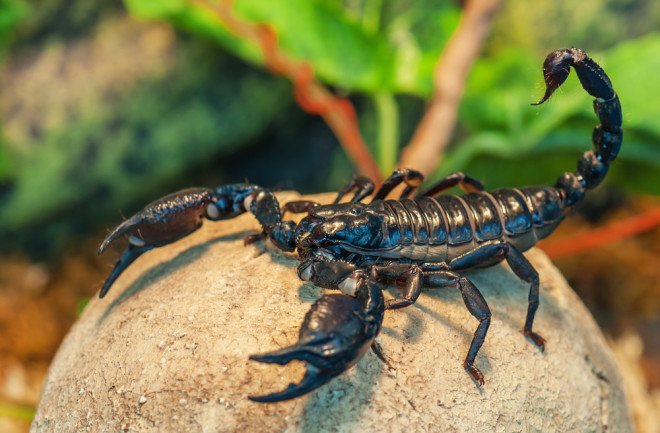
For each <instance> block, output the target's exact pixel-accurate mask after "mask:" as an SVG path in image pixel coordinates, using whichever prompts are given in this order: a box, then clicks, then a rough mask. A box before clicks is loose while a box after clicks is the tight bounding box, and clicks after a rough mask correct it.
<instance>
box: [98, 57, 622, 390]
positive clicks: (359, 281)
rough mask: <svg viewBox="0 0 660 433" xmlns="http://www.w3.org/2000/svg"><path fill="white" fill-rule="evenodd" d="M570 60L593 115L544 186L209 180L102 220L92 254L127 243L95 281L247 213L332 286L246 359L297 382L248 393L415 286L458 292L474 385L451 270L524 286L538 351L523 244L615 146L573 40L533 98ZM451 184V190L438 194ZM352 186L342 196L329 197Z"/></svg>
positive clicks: (458, 276)
mask: <svg viewBox="0 0 660 433" xmlns="http://www.w3.org/2000/svg"><path fill="white" fill-rule="evenodd" d="M570 68H573V69H575V71H576V73H577V76H578V78H579V79H580V83H581V84H582V86H583V87H584V89H585V90H586V91H587V92H588V93H589V94H590V95H592V96H594V97H595V98H596V100H595V101H594V108H595V111H596V114H597V116H598V119H599V120H600V125H598V126H597V127H596V128H595V130H594V133H593V145H594V147H595V150H591V151H588V152H586V153H584V155H583V156H582V158H581V159H580V160H579V161H578V164H577V170H576V171H575V172H574V173H564V174H563V175H562V176H560V177H559V179H558V180H557V182H556V183H555V185H554V186H552V187H550V186H535V187H525V188H501V189H498V190H495V191H490V192H488V191H484V189H483V186H482V185H481V183H480V182H478V181H477V180H475V179H474V178H471V177H469V176H467V175H465V174H463V173H452V174H450V175H448V176H447V177H445V178H444V179H442V180H440V181H439V182H437V183H436V184H435V185H432V186H431V187H429V188H428V189H426V190H425V191H424V192H422V193H421V194H418V195H417V196H416V197H414V198H409V197H411V196H412V195H411V194H412V191H413V190H415V189H416V188H417V187H418V186H419V185H421V184H422V181H423V178H422V175H421V174H420V173H418V172H417V171H415V170H411V169H398V170H396V171H395V172H394V173H393V174H392V175H391V176H390V177H389V178H388V179H387V180H385V182H384V183H383V186H381V188H380V189H379V190H378V191H377V192H376V193H375V194H374V199H373V200H372V201H371V202H370V203H364V202H363V201H362V200H363V199H364V198H366V197H367V196H368V195H370V194H372V192H373V190H374V184H373V182H372V181H370V180H369V179H367V178H364V177H356V178H354V179H353V181H352V182H351V183H349V185H348V186H347V187H346V188H344V189H343V190H342V191H341V192H340V193H339V195H338V197H337V200H336V201H335V203H333V204H328V205H318V204H317V203H315V202H312V201H308V200H301V201H295V202H290V203H288V204H285V205H284V206H283V207H282V208H281V209H280V206H279V203H278V201H277V199H276V197H275V196H274V195H273V194H272V193H271V192H269V191H267V190H264V189H263V188H261V187H258V186H255V185H245V184H238V185H227V186H221V187H219V188H217V189H216V190H210V189H202V188H197V189H192V190H186V191H181V192H179V193H175V194H172V195H169V196H167V197H164V198H163V199H161V200H158V201H156V202H154V203H152V204H150V205H148V206H147V207H146V208H145V209H144V210H142V211H141V212H138V213H137V214H136V215H135V216H133V217H131V218H130V219H128V220H126V221H125V222H124V223H123V224H121V225H120V226H119V227H117V228H116V229H115V230H113V231H112V232H111V233H110V234H109V235H108V237H107V238H106V239H105V241H104V242H103V244H102V245H101V248H100V250H99V252H100V253H102V252H103V250H105V248H106V247H107V245H108V244H110V243H111V242H112V241H114V240H115V239H116V238H118V237H119V236H121V235H127V236H128V237H129V241H130V242H131V246H130V247H129V249H128V251H126V253H124V255H123V256H122V258H121V259H120V260H119V261H118V262H117V264H116V265H115V268H114V269H113V271H112V273H111V274H110V276H109V277H108V279H107V281H106V282H105V284H104V285H103V288H102V289H101V296H103V295H104V294H105V293H106V292H107V290H108V288H109V287H110V285H111V284H112V282H113V281H114V280H115V279H116V278H117V277H118V276H119V274H121V272H122V271H123V270H124V269H125V268H126V267H127V266H129V265H130V264H131V262H132V261H133V260H135V259H136V258H137V257H139V255H141V254H143V253H144V252H146V251H148V250H149V249H151V248H154V247H158V246H161V245H165V244H168V243H170V242H173V241H175V240H177V239H180V238H181V237H183V236H186V235H188V234H190V233H192V232H193V231H195V230H197V228H198V227H199V226H200V225H201V223H202V220H203V219H204V218H207V219H211V220H218V219H224V218H231V217H234V216H237V215H239V214H241V213H244V212H247V211H249V212H250V213H252V214H253V215H254V216H255V218H256V219H257V220H258V221H259V224H260V225H261V228H262V231H261V233H260V234H258V235H254V236H252V237H250V238H248V242H251V241H256V240H260V239H264V238H267V239H270V241H272V242H273V243H274V244H275V245H276V246H277V247H278V248H279V249H281V250H283V251H287V252H292V251H296V252H297V254H298V258H299V259H300V260H301V263H300V265H299V266H298V276H299V277H300V278H301V279H302V280H305V281H311V282H312V283H313V284H315V285H317V286H320V287H323V288H328V289H332V290H341V291H342V292H343V294H342V295H324V296H322V297H321V298H320V299H319V300H318V301H316V303H314V305H313V306H312V308H311V309H310V311H309V312H308V313H307V315H306V316H305V320H304V321H303V323H302V326H301V328H300V334H299V340H298V342H297V343H295V344H293V345H292V346H290V347H287V348H283V349H279V350H275V351H273V352H268V353H264V354H260V355H253V356H252V357H251V359H253V360H255V361H260V362H266V363H277V364H287V363H289V362H290V361H292V360H302V361H304V362H305V363H306V366H307V371H306V374H305V376H304V377H303V379H302V380H301V381H300V382H299V383H297V384H291V385H290V386H289V387H288V388H287V389H285V390H284V391H281V392H277V393H274V394H269V395H265V396H257V397H250V398H251V399H252V400H254V401H259V402H275V401H281V400H287V399H291V398H294V397H297V396H300V395H302V394H305V393H308V392H310V391H312V390H314V389H316V388H318V387H319V386H321V385H323V384H324V383H326V382H328V381H329V380H331V379H332V378H333V377H335V376H337V375H339V374H341V373H342V372H343V371H345V370H346V369H348V368H350V367H351V366H352V365H355V364H356V363H357V362H358V361H359V360H360V358H362V357H363V356H364V354H365V352H366V351H367V349H368V348H369V346H370V345H371V343H372V342H373V340H374V338H375V337H376V335H377V334H378V332H379V330H380V328H381V323H382V320H383V315H384V312H385V310H396V309H400V308H406V307H410V306H411V305H414V304H415V302H416V301H417V300H418V298H419V296H420V294H421V292H422V290H423V289H441V288H454V289H457V290H460V292H461V295H462V298H463V302H464V304H465V307H466V308H467V310H468V312H469V313H470V314H471V315H472V317H473V319H474V320H476V322H478V323H476V328H475V331H474V334H473V336H472V340H471V342H470V345H469V348H468V350H467V355H466V357H465V360H464V361H463V367H464V368H465V370H466V371H467V372H468V373H469V374H470V375H471V377H472V378H473V379H474V381H475V382H476V383H477V384H478V385H483V384H484V376H483V373H482V372H481V371H480V370H479V368H478V367H477V365H476V364H477V355H478V353H479V350H480V348H481V346H482V344H483V343H484V341H485V339H486V334H487V332H488V329H489V327H490V325H491V310H490V308H489V307H488V304H487V302H486V299H485V298H484V296H483V295H482V293H481V292H480V290H479V288H478V287H477V286H476V285H475V284H474V283H472V282H471V281H470V280H469V279H468V278H466V277H465V276H464V275H462V273H463V272H464V271H465V270H468V269H474V268H482V267H486V266H491V265H494V264H496V263H499V262H501V261H503V260H506V262H507V264H508V265H509V267H510V268H511V270H512V271H513V273H514V274H515V275H516V276H517V277H518V278H520V280H521V281H523V282H525V283H526V284H527V285H528V287H529V291H528V295H527V299H528V306H527V316H526V319H525V323H524V325H523V335H525V336H526V337H527V338H529V339H530V340H531V341H532V342H533V343H534V344H535V345H536V346H537V347H538V348H539V349H540V350H541V351H543V350H544V349H545V345H546V344H545V339H544V338H543V337H541V336H540V335H539V334H537V333H536V332H534V330H533V325H534V318H535V315H536V311H537V309H538V307H539V303H540V296H539V285H540V281H539V275H538V272H536V270H535V269H534V267H533V266H532V264H531V263H530V262H529V261H528V260H527V258H526V257H525V256H524V255H523V252H524V251H526V250H528V249H529V248H531V247H533V246H534V245H535V244H536V243H537V242H538V241H539V240H540V239H543V238H545V237H547V236H549V235H550V234H551V233H552V232H553V231H554V229H555V228H556V227H557V226H558V225H559V223H560V222H561V221H562V220H563V218H564V215H565V213H566V212H567V211H568V210H570V209H571V208H572V207H573V206H574V205H575V204H576V203H577V202H579V201H580V200H581V199H582V198H583V197H584V195H585V193H586V191H587V190H590V189H592V188H594V187H596V186H597V185H598V184H599V183H601V181H602V180H603V178H604V177H605V175H606V174H607V171H608V168H609V164H610V163H611V162H612V161H614V160H615V158H616V157H617V154H618V153H619V149H620V147H621V141H622V132H621V123H622V116H621V105H620V103H619V98H618V97H617V95H616V92H614V90H613V88H612V84H611V82H610V80H609V78H608V77H607V75H606V74H605V72H604V71H603V70H602V69H601V68H600V66H598V65H597V64H596V62H594V61H593V60H591V59H590V58H589V57H588V56H587V55H586V54H585V53H584V52H583V51H581V50H579V49H577V48H570V49H565V50H558V51H554V52H552V53H550V55H548V57H547V58H546V60H545V63H544V65H543V73H544V78H545V82H546V85H547V89H546V92H545V94H544V96H543V98H542V99H541V100H540V101H539V102H538V103H537V104H541V103H544V102H545V101H546V100H548V98H549V97H550V96H551V95H552V94H553V92H554V91H555V90H556V89H557V88H559V86H560V85H561V84H562V83H563V82H564V81H565V80H566V78H567V77H568V75H569V71H570ZM402 183H405V185H406V188H405V189H404V191H403V192H402V194H401V196H399V197H398V198H397V199H395V200H386V197H387V195H388V194H389V193H390V192H391V191H393V189H394V188H395V187H397V186H399V185H401V184H402ZM454 186H458V187H460V188H461V189H462V190H463V191H464V192H465V194H464V195H461V196H455V195H441V193H443V192H445V191H446V190H448V189H449V188H452V187H454ZM350 192H354V196H353V197H352V198H351V199H350V202H348V203H338V201H339V200H340V199H341V198H342V197H343V196H344V195H346V194H348V193H350ZM285 212H294V213H304V212H306V213H307V215H306V216H304V217H303V218H302V220H301V221H300V222H299V223H297V224H296V223H294V222H293V221H287V220H283V214H284V213H285ZM380 284H396V285H399V286H401V287H403V297H402V298H399V299H389V300H388V301H387V302H385V301H384V299H383V294H382V292H381V290H382V288H381V287H380Z"/></svg>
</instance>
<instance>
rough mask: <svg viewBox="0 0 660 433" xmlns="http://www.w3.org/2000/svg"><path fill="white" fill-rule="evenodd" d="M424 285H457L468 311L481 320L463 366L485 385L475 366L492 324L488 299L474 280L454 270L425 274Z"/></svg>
mask: <svg viewBox="0 0 660 433" xmlns="http://www.w3.org/2000/svg"><path fill="white" fill-rule="evenodd" d="M424 285H425V286H428V287H434V288H441V287H447V286H457V288H458V290H460V291H461V296H462V297H463V302H464V303H465V306H466V307H467V309H468V311H469V312H470V314H472V315H473V316H474V317H475V318H476V319H477V320H479V326H477V329H476V330H475V331H474V336H473V337H472V342H471V343H470V349H468V353H467V356H466V357H465V361H463V368H465V369H466V370H467V371H468V373H470V374H471V375H472V377H473V378H474V380H475V381H476V382H477V383H478V384H479V385H483V384H484V375H483V373H482V372H481V371H480V370H479V369H478V368H477V367H475V366H474V360H475V358H476V357H477V353H478V352H479V349H481V346H482V345H483V344H484V340H485V339H486V333H487V332H488V327H489V326H490V317H491V313H490V308H488V304H487V303H486V300H485V299H484V297H483V295H482V294H481V292H480V291H479V289H477V287H476V286H475V285H474V284H473V283H472V281H470V280H468V279H467V278H465V277H463V276H462V275H460V274H458V273H456V272H452V271H439V272H432V273H428V274H425V275H424Z"/></svg>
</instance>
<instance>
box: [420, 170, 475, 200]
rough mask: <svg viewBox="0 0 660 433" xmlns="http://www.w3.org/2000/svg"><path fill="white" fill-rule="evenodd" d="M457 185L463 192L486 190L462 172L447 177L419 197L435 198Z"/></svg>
mask: <svg viewBox="0 0 660 433" xmlns="http://www.w3.org/2000/svg"><path fill="white" fill-rule="evenodd" d="M456 185H458V187H459V188H460V189H461V190H463V192H480V191H483V190H484V186H483V185H482V184H481V182H479V181H478V180H476V179H474V178H472V177H470V176H468V175H466V174H463V173H461V172H456V173H452V174H449V175H447V177H445V178H444V179H442V180H440V181H438V182H437V183H436V184H434V185H432V186H431V187H430V188H428V189H427V190H426V191H424V192H423V193H421V194H419V197H433V196H435V195H438V194H440V193H442V192H444V191H446V190H448V189H450V188H453V187H455V186H456Z"/></svg>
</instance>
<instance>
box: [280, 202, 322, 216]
mask: <svg viewBox="0 0 660 433" xmlns="http://www.w3.org/2000/svg"><path fill="white" fill-rule="evenodd" d="M318 205H319V204H318V203H317V202H315V201H311V200H295V201H290V202H287V203H285V204H284V206H282V209H281V212H280V215H281V216H282V218H284V215H285V214H286V213H287V212H292V213H305V212H309V211H310V210H311V209H313V208H315V207H316V206H318Z"/></svg>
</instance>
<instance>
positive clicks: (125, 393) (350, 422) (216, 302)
mask: <svg viewBox="0 0 660 433" xmlns="http://www.w3.org/2000/svg"><path fill="white" fill-rule="evenodd" d="M280 197H286V198H288V199H291V198H292V197H295V196H293V195H291V194H281V195H280ZM324 197H325V199H326V200H327V199H328V197H329V196H328V195H326V196H324ZM286 198H283V199H282V201H286ZM257 228H258V224H257V223H256V221H255V220H254V218H253V217H252V216H251V215H243V216H241V217H239V218H236V219H234V220H230V221H225V222H217V223H211V222H207V223H205V225H204V226H203V227H202V229H200V230H199V231H198V232H196V233H194V234H193V235H191V236H189V237H188V238H185V239H183V240H181V241H179V242H177V243H175V244H173V245H170V246H167V247H163V248H159V249H156V250H153V251H150V252H148V253H146V254H144V255H143V256H142V257H140V258H139V259H138V260H137V261H136V262H135V263H134V264H133V265H132V266H131V267H129V268H128V269H127V270H126V271H125V272H124V274H123V275H122V276H121V277H120V278H119V279H118V280H117V281H116V283H115V285H114V287H112V289H111V290H110V292H109V294H108V295H107V297H106V298H104V299H93V300H92V301H91V302H90V303H89V305H88V306H87V308H86V309H85V311H84V313H83V314H82V316H81V318H80V320H79V321H78V323H77V324H76V325H75V326H74V327H73V328H72V329H71V332H70V334H69V335H68V336H67V338H66V339H65V341H64V342H63V344H62V346H61V347H60V349H59V352H58V353H57V356H56V357H55V359H54V361H53V363H52V366H51V368H50V371H49V374H48V377H47V379H46V381H45V384H44V390H43V394H42V398H41V402H40V404H39V407H38V409H37V414H36V417H35V420H34V422H33V424H32V431H34V432H46V431H48V432H69V431H73V430H74V429H77V431H113V432H114V431H120V430H123V431H149V430H151V431H154V430H158V431H201V432H216V431H218V432H233V431H246V432H276V431H286V432H293V431H306V432H311V431H335V432H353V431H354V432H376V431H385V432H403V431H405V432H454V431H456V432H492V431H496V432H531V431H543V432H551V431H560V432H601V431H606V430H607V431H610V432H627V431H633V426H632V421H631V417H630V414H629V409H628V404H627V401H626V398H625V395H624V393H623V388H622V381H621V375H620V373H619V371H618V370H617V366H616V363H615V361H614V358H613V357H612V354H611V353H610V350H609V349H608V347H607V345H606V343H605V340H604V338H603V335H602V334H601V332H600V330H599V329H598V327H597V326H596V324H595V322H594V321H593V319H592V317H591V315H590V314H589V312H588V311H587V310H586V308H585V307H584V305H583V304H582V302H581V301H580V300H579V299H578V297H577V296H576V295H575V293H573V291H572V290H571V289H570V288H569V287H568V285H567V284H566V281H565V280H564V279H563V277H562V276H561V275H560V274H559V272H558V271H557V270H556V269H555V268H554V267H553V266H552V264H551V263H550V262H549V260H548V259H547V258H546V257H545V256H544V255H543V254H542V253H541V252H540V251H538V250H531V251H529V252H528V253H527V257H528V258H529V259H530V261H531V262H532V263H533V265H534V266H535V267H536V269H537V270H538V271H539V274H540V277H541V306H540V308H539V312H538V314H537V318H536V322H535V330H536V331H538V332H539V333H540V334H541V335H543V336H544V337H545V338H546V339H547V341H548V342H547V349H546V352H545V353H542V352H540V351H539V350H538V349H537V348H536V347H535V346H534V345H533V344H532V343H531V342H529V341H528V340H526V339H525V338H524V337H523V335H522V332H521V329H522V325H523V322H524V319H525V313H526V310H527V293H528V286H527V285H525V284H524V283H522V282H520V280H518V278H516V276H515V275H513V273H512V272H511V271H510V269H509V268H508V267H507V266H506V265H505V264H501V265H498V266H494V267H491V268H488V269H484V270H478V271H473V272H469V273H467V274H466V275H467V276H468V277H469V278H470V279H471V280H472V281H473V282H474V283H475V284H476V285H477V287H479V288H480V290H481V292H482V293H483V295H484V297H485V298H486V300H487V302H488V303H489V306H490V309H491V311H492V313H493V318H492V323H491V326H490V330H489V332H488V336H487V338H486V342H485V344H484V346H483V348H482V349H481V351H480V352H479V355H478V356H477V362H476V365H477V367H478V368H479V369H481V371H482V372H483V373H484V375H485V379H486V383H485V385H484V386H483V387H479V386H477V385H475V382H474V381H473V380H472V378H471V377H470V375H469V374H468V373H466V372H465V370H464V369H463V367H462V362H463V359H464V357H465V354H466V353H467V350H468V346H469V343H470V341H471V338H472V334H473V332H474V330H475V329H476V326H477V321H476V320H475V319H474V318H473V317H472V316H471V315H470V314H469V313H468V311H467V309H466V308H465V306H464V304H463V301H462V299H461V295H460V293H459V292H457V291H454V290H425V291H424V293H423V294H422V295H421V296H420V298H419V300H418V302H417V303H416V304H415V305H414V306H412V307H408V308H405V309H402V310H398V311H388V312H386V315H385V320H384V323H383V329H382V331H381V333H380V336H379V337H378V342H379V343H380V345H381V346H382V349H383V351H384V353H385V356H386V357H387V358H388V361H389V364H390V365H391V368H390V367H388V366H387V365H384V364H383V362H382V361H380V360H379V358H378V357H376V355H374V353H373V352H372V351H369V352H368V353H367V355H366V356H365V357H364V358H363V359H362V360H361V361H360V363H359V364H358V365H357V367H354V368H352V369H351V370H349V371H348V372H346V373H344V374H343V375H341V376H339V377H337V378H335V379H334V380H332V381H331V382H330V383H329V384H327V385H325V386H323V387H321V388H320V389H318V390H317V391H315V392H313V393H311V394H309V395H306V396H303V397H301V398H298V399H295V400H292V401H287V402H282V403H274V404H260V403H254V402H252V401H250V400H248V399H247V396H248V395H261V394H265V393H269V392H274V391H279V390H281V389H284V388H285V387H286V385H287V384H288V383H289V382H292V381H295V382H297V381H298V380H299V379H300V378H301V377H302V374H303V370H304V368H303V365H302V364H300V363H292V364H290V365H288V366H284V367H282V366H276V365H267V364H261V363H257V362H254V361H249V360H248V356H249V355H250V354H254V353H261V352H265V351H270V350H273V349H276V348H279V347H283V346H287V345H289V344H291V343H293V342H295V341H296V340H297V336H298V329H299V326H300V323H301V322H302V320H303V317H304V315H305V313H306V312H307V310H308V309H309V307H310V306H311V304H312V303H313V302H314V300H315V299H317V298H318V297H319V296H320V294H321V293H322V291H321V289H319V288H317V287H315V286H313V285H311V284H309V283H303V282H302V281H300V280H299V279H298V277H297V276H296V265H297V263H298V262H297V260H296V259H295V258H294V257H293V256H292V255H288V254H283V253H280V252H277V251H275V250H274V249H273V248H271V247H269V246H268V245H266V244H264V243H263V242H259V243H256V244H253V245H249V246H247V247H244V246H243V238H244V237H245V236H246V235H248V234H252V233H254V232H255V231H256V229H257ZM392 296H399V294H398V293H397V292H396V289H395V288H392V289H390V290H389V291H388V293H386V297H388V298H389V297H392Z"/></svg>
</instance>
